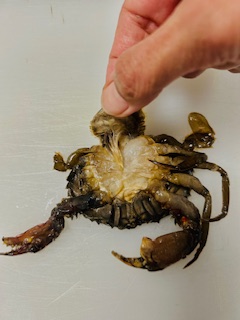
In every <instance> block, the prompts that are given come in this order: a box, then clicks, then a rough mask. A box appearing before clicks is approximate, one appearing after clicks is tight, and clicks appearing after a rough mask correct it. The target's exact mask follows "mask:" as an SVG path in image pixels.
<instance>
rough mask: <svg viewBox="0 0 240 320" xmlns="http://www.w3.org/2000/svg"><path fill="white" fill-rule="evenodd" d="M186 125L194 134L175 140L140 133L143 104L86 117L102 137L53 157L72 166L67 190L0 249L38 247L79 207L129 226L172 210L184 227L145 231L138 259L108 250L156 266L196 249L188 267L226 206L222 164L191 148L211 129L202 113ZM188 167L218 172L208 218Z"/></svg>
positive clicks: (205, 140)
mask: <svg viewBox="0 0 240 320" xmlns="http://www.w3.org/2000/svg"><path fill="white" fill-rule="evenodd" d="M189 124H190V126H191V129H192V134H190V135H189V136H188V137H187V138H186V139H185V140H184V142H183V143H180V142H178V141H177V140H176V139H175V138H173V137H171V136H168V135H165V134H162V135H158V136H147V135H144V130H145V122H144V114H143V112H142V111H139V112H137V113H134V114H133V115H131V116H129V117H126V118H115V117H112V116H110V115H107V114H106V113H105V112H104V111H103V110H100V111H99V112H98V113H97V114H96V115H95V116H94V118H93V120H92V122H91V130H92V132H93V133H94V134H95V135H96V136H97V137H98V138H99V139H100V142H101V144H100V145H96V146H92V147H90V148H81V149H78V150H76V151H75V152H73V153H72V154H71V155H70V156H69V157H68V159H67V161H66V162H65V161H64V160H63V157H62V156H61V155H60V154H59V153H56V154H55V156H54V168H55V169H56V170H59V171H66V170H71V171H70V174H69V176H68V178H67V181H68V184H67V188H68V197H67V198H64V199H63V200H62V201H61V202H60V203H59V204H57V206H56V207H55V208H54V209H53V210H52V212H51V216H50V218H49V219H48V220H47V221H46V222H45V223H42V224H40V225H37V226H35V227H33V228H31V229H29V230H27V231H26V232H24V233H22V234H20V235H18V236H16V237H4V238H3V241H4V243H5V244H6V245H10V246H12V250H11V251H10V252H8V253H3V254H5V255H18V254H22V253H27V252H37V251H39V250H41V249H43V248H44V247H45V246H47V245H48V244H49V243H51V242H52V241H53V240H55V239H56V238H57V237H58V236H59V234H60V233H61V231H62V230H63V228H64V218H65V217H70V218H73V217H74V216H77V215H78V214H82V215H84V216H85V217H87V218H89V219H90V220H92V221H96V222H97V223H104V224H107V225H110V226H111V227H118V228H120V229H124V228H129V229H130V228H135V227H136V226H138V225H141V224H142V223H148V222H159V221H160V220H161V219H162V218H163V217H165V216H167V215H170V216H172V217H173V218H174V220H175V223H177V224H178V225H179V226H180V227H181V228H182V230H181V231H176V232H173V233H170V234H166V235H163V236H160V237H158V238H156V239H155V240H151V239H149V238H146V237H144V238H143V240H142V244H141V249H140V255H141V257H140V258H125V257H124V256H122V255H120V254H118V253H116V252H114V251H113V252H112V253H113V255H114V256H115V257H117V258H118V259H120V260H121V261H123V262H125V263H126V264H128V265H131V266H134V267H138V268H145V269H148V270H150V271H154V270H162V269H164V268H165V267H167V266H169V265H171V264H173V263H175V262H177V261H178V260H180V259H182V258H185V257H186V256H187V255H189V254H190V253H191V252H193V251H194V249H196V253H195V256H194V257H193V258H192V260H190V262H188V263H187V265H186V266H189V265H190V264H192V263H193V262H194V261H195V260H196V259H197V258H198V256H199V255H200V253H201V251H202V250H203V248H204V246H205V244H206V241H207V237H208V230H209V224H210V223H211V222H212V221H218V220H220V219H222V218H224V217H225V216H226V214H227V212H228V205H229V180H228V176H227V173H226V172H225V171H224V170H223V169H222V168H221V167H219V166H218V165H216V164H214V163H210V162H208V161H207V156H206V155H205V154H204V153H200V152H197V151H195V150H194V149H195V148H208V147H211V145H212V144H213V142H214V131H213V129H212V128H211V127H210V125H209V124H208V122H207V120H206V119H205V117H204V116H203V115H201V114H199V113H191V114H190V115H189ZM194 168H198V169H207V170H211V171H217V172H219V173H220V174H221V176H222V211H221V213H220V214H219V215H217V216H216V217H214V218H211V211H212V202H211V195H210V193H209V191H208V190H207V189H206V188H205V187H204V186H203V185H202V184H201V182H200V181H199V180H198V179H197V178H196V177H195V176H194V175H193V169H194ZM191 190H194V191H195V192H196V193H198V194H199V195H201V196H203V197H204V199H205V204H204V208H203V213H202V216H201V215H200V214H199V211H198V209H197V208H196V206H195V205H194V204H193V203H192V202H190V201H189V199H188V198H189V195H190V191H191Z"/></svg>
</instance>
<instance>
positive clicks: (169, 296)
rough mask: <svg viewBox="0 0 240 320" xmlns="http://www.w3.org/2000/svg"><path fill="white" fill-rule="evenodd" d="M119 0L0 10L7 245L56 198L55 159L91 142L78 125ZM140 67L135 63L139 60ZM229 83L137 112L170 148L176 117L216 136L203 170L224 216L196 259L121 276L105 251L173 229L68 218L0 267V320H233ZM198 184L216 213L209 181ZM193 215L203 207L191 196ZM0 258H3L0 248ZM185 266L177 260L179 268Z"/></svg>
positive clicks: (172, 91)
mask: <svg viewBox="0 0 240 320" xmlns="http://www.w3.org/2000/svg"><path fill="white" fill-rule="evenodd" d="M121 4H122V1H120V0H115V1H111V0H102V1H99V0H95V1H94V0H92V1H89V0H79V1H47V0H46V1H30V0H29V1H27V0H25V1H1V2H0V43H1V49H0V148H1V153H0V197H1V211H0V221H1V223H0V234H1V235H5V236H10V235H16V234H18V233H19V232H22V231H25V230H26V229H27V228H29V227H31V226H34V225H35V224H38V223H40V222H43V221H45V220H46V219H47V218H48V216H49V214H50V211H51V209H52V208H53V207H54V205H55V204H56V203H57V202H59V201H60V200H61V198H62V197H63V196H65V195H66V191H65V184H66V183H65V178H66V174H65V173H59V172H55V171H53V170H52V156H53V153H54V152H55V151H60V152H62V153H63V155H64V156H65V157H66V156H67V155H68V154H69V153H70V152H71V151H73V150H75V149H76V148H78V147H84V146H90V145H92V144H93V143H96V140H95V139H94V137H92V136H91V134H90V132H89V129H88V127H89V122H90V120H91V118H92V116H93V115H94V113H95V112H96V111H97V110H98V109H99V107H100V94H101V88H102V86H103V84H104V77H105V69H106V65H107V58H108V54H109V50H110V47H111V44H112V40H113V36H114V31H115V26H116V23H117V17H118V13H119V10H120V7H121ZM146 63H147V62H146ZM239 81H240V76H239V75H233V74H229V73H228V72H223V71H214V70H211V71H208V72H206V73H204V74H203V75H202V76H200V77H199V78H197V79H195V80H184V79H180V80H178V81H176V82H175V83H174V84H172V85H171V86H169V87H168V88H167V89H166V90H165V91H164V92H163V93H162V94H161V95H160V97H159V98H158V99H157V100H156V101H155V102H154V103H152V106H151V107H148V108H147V110H146V111H147V125H148V127H147V132H148V133H153V134H157V133H168V134H171V135H174V136H175V137H176V138H178V139H180V140H181V139H183V138H184V136H185V135H186V134H188V133H190V130H189V127H188V124H187V115H188V113H189V112H191V111H198V112H202V113H203V114H204V115H205V116H206V117H207V118H208V120H209V122H210V123H211V125H212V126H213V128H214V130H215V131H216V135H217V140H216V142H215V145H214V148H213V149H211V150H207V151H206V152H207V154H208V155H209V160H210V161H212V162H217V163H218V164H220V165H221V166H223V167H224V168H225V169H226V170H227V171H228V173H229V176H230V179H231V206H230V212H229V216H228V217H227V218H226V219H224V220H222V221H221V222H218V223H214V224H211V229H210V234H209V240H208V243H207V246H206V248H205V250H204V251H203V253H202V254H201V256H200V258H199V259H198V261H197V262H196V263H194V264H193V265H192V266H191V267H189V268H187V269H184V270H183V266H184V265H185V264H186V262H187V259H186V260H185V261H181V262H179V263H177V264H175V265H174V266H172V267H169V268H168V269H166V270H164V271H162V272H155V273H150V272H147V271H144V270H137V269H134V268H130V267H128V266H125V265H124V264H122V263H120V262H119V261H117V260H116V259H115V258H113V257H112V256H111V254H110V252H111V250H112V249H114V250H116V251H119V252H121V253H123V254H125V255H130V256H138V254H139V246H140V241H141V238H142V236H143V235H146V236H150V237H155V236H158V235H160V234H164V233H166V232H168V231H170V230H171V229H172V228H173V221H170V222H169V220H168V219H166V221H163V222H162V223H161V224H160V225H159V224H152V225H147V226H142V227H139V228H137V229H135V230H132V231H127V230H126V231H125V230H124V231H119V230H115V229H114V230H113V229H110V228H108V227H107V226H100V225H97V224H95V223H91V222H90V221H88V220H86V219H84V218H80V219H78V220H74V221H67V222H66V227H65V229H64V231H63V232H62V234H61V236H60V237H59V238H58V239H57V240H56V242H54V243H53V244H51V245H50V246H49V247H47V248H46V249H45V250H43V251H41V252H40V253H38V254H35V255H34V254H27V255H22V256H18V257H14V258H12V257H5V256H1V257H0V301H1V302H0V303H1V306H0V317H1V319H4V320H32V319H35V320H40V319H41V320H55V319H56V320H65V319H71V320H77V319H78V320H79V319H84V320H86V319H87V320H94V319H98V320H103V319H115V320H120V319H121V320H122V319H127V320H132V319H139V320H142V319H151V320H158V319H164V320H174V319H177V320H190V319H191V320H192V319H194V320H200V319H217V320H225V319H228V320H238V319H239V317H240V304H239V298H240V277H239V270H240V256H239V249H240V232H239V227H240V218H239V217H240V214H239V207H240V205H239V191H240V183H239V180H240V170H239V163H240V151H239V134H240V127H239V120H240V106H239V98H240V90H239V89H240V85H239V84H240V82H239ZM198 176H199V177H200V179H201V180H202V181H203V183H204V184H205V185H206V186H207V187H208V188H209V189H210V191H211V192H212V195H213V201H214V206H213V207H214V210H213V211H214V212H215V214H218V213H219V211H220V208H221V181H220V178H219V176H218V175H217V174H216V173H211V172H202V173H199V174H198ZM193 201H194V202H195V203H197V204H198V205H199V206H200V207H201V206H202V203H203V200H202V199H201V198H200V199H199V197H193ZM0 249H1V251H4V250H6V249H5V248H4V246H3V245H1V246H0ZM188 260H189V259H188Z"/></svg>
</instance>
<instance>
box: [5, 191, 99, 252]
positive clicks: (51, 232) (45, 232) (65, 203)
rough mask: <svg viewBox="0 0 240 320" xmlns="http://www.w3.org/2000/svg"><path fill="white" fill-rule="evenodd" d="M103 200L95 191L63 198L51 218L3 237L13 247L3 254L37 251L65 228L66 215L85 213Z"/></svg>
mask: <svg viewBox="0 0 240 320" xmlns="http://www.w3.org/2000/svg"><path fill="white" fill-rule="evenodd" d="M100 204H101V200H100V199H99V198H97V197H96V195H95V194H94V193H92V194H88V195H83V196H79V197H75V198H66V199H63V200H62V202H61V203H59V204H58V205H57V206H56V207H55V208H54V209H53V210H52V212H51V216H50V218H49V219H48V220H47V221H46V222H44V223H42V224H39V225H37V226H35V227H33V228H30V229H28V230H27V231H25V232H23V233H21V234H19V235H18V236H16V237H3V239H2V240H3V242H4V243H5V244H6V245H7V246H11V247H12V248H13V249H12V250H11V251H10V252H6V253H0V254H1V255H9V256H13V255H19V254H23V253H27V252H37V251H40V250H42V249H43V248H44V247H46V246H47V245H48V244H49V243H51V242H52V241H53V240H55V239H56V238H57V237H58V236H59V235H60V233H61V231H62V230H63V228H64V217H70V218H73V217H74V216H77V214H81V213H83V212H84V211H85V210H87V209H88V208H89V206H91V207H94V206H99V205H100Z"/></svg>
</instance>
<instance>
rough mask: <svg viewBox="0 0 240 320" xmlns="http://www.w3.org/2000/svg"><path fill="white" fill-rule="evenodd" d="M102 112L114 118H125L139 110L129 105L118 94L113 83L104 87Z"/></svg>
mask: <svg viewBox="0 0 240 320" xmlns="http://www.w3.org/2000/svg"><path fill="white" fill-rule="evenodd" d="M101 103H102V108H103V109H104V111H105V112H106V113H108V114H110V115H112V116H115V117H127V116H129V115H130V114H132V113H134V112H136V111H138V110H139V108H137V107H134V106H131V105H129V103H128V102H127V101H125V100H124V99H123V98H122V97H121V96H120V94H119V93H118V91H117V89H116V86H115V84H114V82H111V83H110V84H109V85H108V86H107V87H104V89H103V92H102V98H101Z"/></svg>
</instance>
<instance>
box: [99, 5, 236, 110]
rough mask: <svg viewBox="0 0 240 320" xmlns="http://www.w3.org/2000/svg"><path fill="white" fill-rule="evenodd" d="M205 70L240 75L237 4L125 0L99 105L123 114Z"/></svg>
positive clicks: (140, 106) (138, 107)
mask: <svg viewBox="0 0 240 320" xmlns="http://www.w3.org/2000/svg"><path fill="white" fill-rule="evenodd" d="M207 68H216V69H225V70H230V71H231V72H240V1H239V0H232V1H230V2H229V1H226V0H211V1H209V0H195V1H192V0H182V1H180V0H125V2H124V4H123V7H122V10H121V13H120V17H119V21H118V26H117V30H116V34H115V39H114V43H113V47H112V50H111V53H110V57H109V63H108V68H107V75H106V84H105V86H104V88H103V93H102V106H103V108H104V109H105V111H106V112H108V113H109V114H112V115H115V116H127V115H129V114H131V113H133V112H135V111H137V110H139V109H140V108H142V107H144V106H146V105H147V104H148V103H150V102H151V101H152V100H154V99H155V98H156V97H157V96H158V94H159V93H160V92H161V91H162V89H163V88H164V87H166V86H167V85H168V84H170V83H171V82H172V81H174V80H175V79H177V78H179V77H181V76H183V77H189V78H191V77H196V76H197V75H199V74H200V73H202V72H203V71H204V70H206V69H207Z"/></svg>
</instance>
